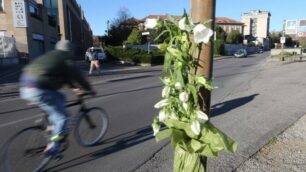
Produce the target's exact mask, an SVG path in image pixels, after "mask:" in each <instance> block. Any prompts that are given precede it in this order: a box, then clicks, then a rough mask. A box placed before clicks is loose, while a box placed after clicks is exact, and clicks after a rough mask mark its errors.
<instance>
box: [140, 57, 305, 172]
mask: <svg viewBox="0 0 306 172" xmlns="http://www.w3.org/2000/svg"><path fill="white" fill-rule="evenodd" d="M305 69H306V62H271V61H268V62H266V63H265V64H264V66H263V68H262V70H261V71H259V72H258V73H257V74H256V77H255V78H254V79H253V80H251V81H249V82H248V83H246V84H243V85H242V86H240V87H238V88H237V89H236V90H234V91H233V92H232V93H231V95H229V96H228V97H227V98H226V100H225V101H230V100H233V99H237V98H241V97H246V96H249V95H254V94H256V95H257V96H256V98H255V99H254V100H253V101H251V102H249V103H248V104H245V105H244V106H241V107H239V108H236V109H234V110H232V111H229V112H227V113H225V114H223V115H221V116H216V117H214V118H212V122H213V123H214V124H215V125H216V126H218V127H220V129H221V130H222V131H224V132H225V133H226V134H228V135H229V136H231V137H232V138H234V139H235V140H237V141H238V142H239V146H238V150H237V152H236V153H235V154H229V153H221V154H220V156H219V157H218V158H211V159H209V161H208V171H209V172H231V171H238V172H268V171H269V172H270V171H272V172H274V171H275V172H279V171H281V172H289V171H297V172H302V171H306V160H305V159H306V138H305V137H306V134H305V131H306V117H303V116H304V115H305V114H306V106H305V100H306V89H305V88H306V79H304V78H305V76H306V70H305ZM224 120H227V121H230V123H229V124H228V125H227V126H224V125H222V121H224ZM297 121H298V122H297ZM296 122H297V123H296ZM294 123H296V125H294V126H293V127H292V128H289V129H288V130H286V129H287V128H288V127H289V126H291V125H292V124H294ZM281 133H283V134H282V135H279V134H281ZM265 145H267V146H265ZM172 164H173V149H172V148H171V147H170V145H168V146H166V147H164V148H163V149H162V150H161V151H159V152H157V153H156V154H155V155H154V156H153V157H152V158H151V160H149V161H148V162H147V163H145V164H144V165H143V166H141V167H139V168H138V169H137V170H136V171H137V172H171V171H172Z"/></svg>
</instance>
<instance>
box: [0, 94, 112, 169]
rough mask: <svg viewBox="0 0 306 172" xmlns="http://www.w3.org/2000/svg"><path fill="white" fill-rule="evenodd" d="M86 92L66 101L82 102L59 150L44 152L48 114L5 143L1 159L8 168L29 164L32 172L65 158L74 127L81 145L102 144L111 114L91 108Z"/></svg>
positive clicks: (79, 103)
mask: <svg viewBox="0 0 306 172" xmlns="http://www.w3.org/2000/svg"><path fill="white" fill-rule="evenodd" d="M86 95H89V94H88V93H87V94H81V95H78V99H77V100H76V101H75V102H73V103H70V104H67V105H66V108H67V107H71V106H76V105H79V110H78V111H77V113H76V114H75V115H72V116H70V117H69V118H68V124H67V128H68V129H67V132H66V134H65V137H64V139H62V141H61V144H60V145H61V146H60V151H59V154H57V155H54V156H49V157H46V156H45V155H44V152H43V150H44V148H45V147H46V145H47V144H48V141H49V132H47V131H46V130H47V128H48V126H49V122H48V119H47V118H46V115H44V117H43V118H42V119H40V120H39V124H38V125H35V126H32V127H28V128H25V129H23V130H21V131H19V132H17V133H16V134H15V135H13V136H12V137H10V138H9V139H8V140H7V141H6V142H5V143H4V145H3V147H2V159H1V161H0V162H3V163H4V169H5V171H9V172H19V171H22V172H24V171H25V165H26V166H28V167H32V168H31V170H30V171H32V172H40V171H42V170H43V169H44V168H45V167H46V166H47V165H48V163H49V162H50V161H51V160H52V159H58V160H59V159H61V158H62V155H61V153H62V152H63V151H65V150H66V149H67V148H68V146H69V145H68V139H67V137H68V135H69V134H70V131H71V130H74V138H75V139H76V141H77V142H78V143H79V144H80V145H81V146H84V147H87V146H94V145H96V144H98V143H99V142H100V141H101V139H102V137H103V136H104V135H105V133H106V131H107V128H108V116H107V113H106V111H105V110H104V109H102V108H99V107H91V108H87V107H86V106H85V103H84V99H83V97H84V96H86ZM20 143H22V144H20ZM15 146H16V147H15ZM16 152H17V153H16ZM18 164H21V165H18ZM0 170H1V169H0Z"/></svg>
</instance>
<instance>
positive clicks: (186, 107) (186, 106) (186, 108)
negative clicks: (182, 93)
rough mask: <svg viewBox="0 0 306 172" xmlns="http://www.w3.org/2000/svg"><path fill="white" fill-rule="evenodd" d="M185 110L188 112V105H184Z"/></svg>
mask: <svg viewBox="0 0 306 172" xmlns="http://www.w3.org/2000/svg"><path fill="white" fill-rule="evenodd" d="M183 108H184V109H185V110H186V111H188V104H187V103H185V102H184V103H183Z"/></svg>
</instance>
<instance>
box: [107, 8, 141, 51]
mask: <svg viewBox="0 0 306 172" xmlns="http://www.w3.org/2000/svg"><path fill="white" fill-rule="evenodd" d="M139 23H140V21H139V20H137V19H135V18H133V17H130V13H129V11H128V9H127V8H121V9H120V10H119V12H118V17H117V18H115V19H113V20H112V22H111V24H110V30H109V35H108V39H106V40H107V41H106V42H105V43H106V44H107V45H115V46H116V45H122V44H123V41H126V40H127V38H128V36H129V35H130V34H131V32H132V30H133V29H134V28H137V27H138V24H139Z"/></svg>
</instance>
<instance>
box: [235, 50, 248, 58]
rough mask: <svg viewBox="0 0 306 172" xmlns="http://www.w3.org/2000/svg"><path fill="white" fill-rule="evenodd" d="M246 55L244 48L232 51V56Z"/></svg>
mask: <svg viewBox="0 0 306 172" xmlns="http://www.w3.org/2000/svg"><path fill="white" fill-rule="evenodd" d="M247 55H248V52H247V51H246V50H245V49H238V50H237V51H236V52H235V53H234V56H235V57H237V58H241V57H246V56H247Z"/></svg>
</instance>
